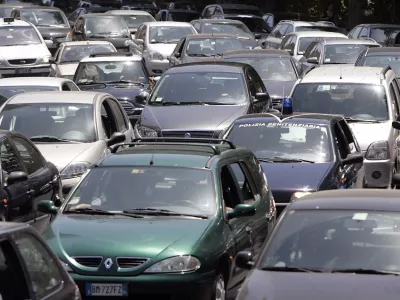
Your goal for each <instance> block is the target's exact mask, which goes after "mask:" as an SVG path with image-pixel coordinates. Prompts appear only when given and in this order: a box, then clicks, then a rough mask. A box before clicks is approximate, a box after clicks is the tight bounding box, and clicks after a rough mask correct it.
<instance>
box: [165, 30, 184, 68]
mask: <svg viewBox="0 0 400 300" xmlns="http://www.w3.org/2000/svg"><path fill="white" fill-rule="evenodd" d="M185 42H186V37H183V38H181V39H180V40H179V42H178V44H176V47H175V49H174V51H173V52H172V54H171V56H170V57H169V66H170V67H173V66H176V65H179V64H181V63H182V61H181V59H182V56H183V48H184V45H185Z"/></svg>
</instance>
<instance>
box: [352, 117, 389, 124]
mask: <svg viewBox="0 0 400 300" xmlns="http://www.w3.org/2000/svg"><path fill="white" fill-rule="evenodd" d="M345 119H346V121H347V122H350V123H351V122H353V123H382V122H383V121H379V120H364V119H357V118H351V117H346V118H345Z"/></svg>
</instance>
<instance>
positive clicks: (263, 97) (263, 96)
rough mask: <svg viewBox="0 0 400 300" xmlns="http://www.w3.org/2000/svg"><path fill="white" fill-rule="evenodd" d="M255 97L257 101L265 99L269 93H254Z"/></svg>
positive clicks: (267, 98)
mask: <svg viewBox="0 0 400 300" xmlns="http://www.w3.org/2000/svg"><path fill="white" fill-rule="evenodd" d="M255 98H256V100H257V101H267V100H269V95H268V94H267V93H256V96H255Z"/></svg>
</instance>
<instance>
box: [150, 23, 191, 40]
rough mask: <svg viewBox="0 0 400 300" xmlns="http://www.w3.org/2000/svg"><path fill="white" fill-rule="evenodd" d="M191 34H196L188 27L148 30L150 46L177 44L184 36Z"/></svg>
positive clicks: (163, 27) (156, 27) (164, 27)
mask: <svg viewBox="0 0 400 300" xmlns="http://www.w3.org/2000/svg"><path fill="white" fill-rule="evenodd" d="M193 33H196V32H195V31H194V30H193V29H192V27H189V26H182V27H178V26H162V27H161V26H153V27H150V29H149V41H150V44H157V43H165V44H168V43H177V42H178V41H179V40H180V39H181V38H183V37H184V36H185V35H187V34H193Z"/></svg>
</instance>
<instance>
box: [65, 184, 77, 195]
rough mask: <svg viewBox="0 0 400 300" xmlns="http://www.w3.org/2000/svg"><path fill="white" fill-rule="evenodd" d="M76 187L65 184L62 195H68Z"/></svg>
mask: <svg viewBox="0 0 400 300" xmlns="http://www.w3.org/2000/svg"><path fill="white" fill-rule="evenodd" d="M74 186H75V185H74V184H65V185H63V187H62V193H63V194H64V195H68V194H69V192H70V191H71V190H72V189H73V187H74Z"/></svg>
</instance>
